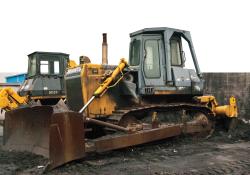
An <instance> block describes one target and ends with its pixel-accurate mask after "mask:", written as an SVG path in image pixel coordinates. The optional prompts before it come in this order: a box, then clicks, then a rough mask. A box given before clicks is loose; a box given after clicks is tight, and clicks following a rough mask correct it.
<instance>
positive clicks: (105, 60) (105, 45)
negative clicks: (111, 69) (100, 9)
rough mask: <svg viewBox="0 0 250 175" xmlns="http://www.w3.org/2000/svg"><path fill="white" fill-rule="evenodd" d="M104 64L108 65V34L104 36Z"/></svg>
mask: <svg viewBox="0 0 250 175" xmlns="http://www.w3.org/2000/svg"><path fill="white" fill-rule="evenodd" d="M102 64H108V43H107V33H103V34H102Z"/></svg>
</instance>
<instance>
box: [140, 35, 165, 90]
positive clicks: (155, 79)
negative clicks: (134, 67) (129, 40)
mask: <svg viewBox="0 0 250 175" xmlns="http://www.w3.org/2000/svg"><path fill="white" fill-rule="evenodd" d="M163 51H164V49H163V41H162V37H161V35H150V36H148V35H147V36H143V53H144V54H143V59H142V75H143V78H144V83H145V86H146V87H157V86H164V85H165V83H164V72H163V71H164V70H163V65H164V63H163V58H164V55H163V54H164V52H163Z"/></svg>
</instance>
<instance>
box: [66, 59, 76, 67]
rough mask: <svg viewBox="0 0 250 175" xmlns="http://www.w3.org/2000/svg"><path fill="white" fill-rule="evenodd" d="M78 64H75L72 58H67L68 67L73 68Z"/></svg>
mask: <svg viewBox="0 0 250 175" xmlns="http://www.w3.org/2000/svg"><path fill="white" fill-rule="evenodd" d="M77 66H78V65H77V64H76V62H75V61H74V60H69V62H68V68H75V67H77Z"/></svg>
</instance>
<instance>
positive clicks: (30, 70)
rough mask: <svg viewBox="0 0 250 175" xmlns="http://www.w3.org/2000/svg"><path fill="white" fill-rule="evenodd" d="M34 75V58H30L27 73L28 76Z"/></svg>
mask: <svg viewBox="0 0 250 175" xmlns="http://www.w3.org/2000/svg"><path fill="white" fill-rule="evenodd" d="M34 75H36V58H31V59H30V61H29V72H28V76H34Z"/></svg>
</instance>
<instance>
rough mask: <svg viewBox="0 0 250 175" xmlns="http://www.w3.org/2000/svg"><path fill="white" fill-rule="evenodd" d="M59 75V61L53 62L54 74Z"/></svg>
mask: <svg viewBox="0 0 250 175" xmlns="http://www.w3.org/2000/svg"><path fill="white" fill-rule="evenodd" d="M59 73H60V65H59V61H54V74H59Z"/></svg>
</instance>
